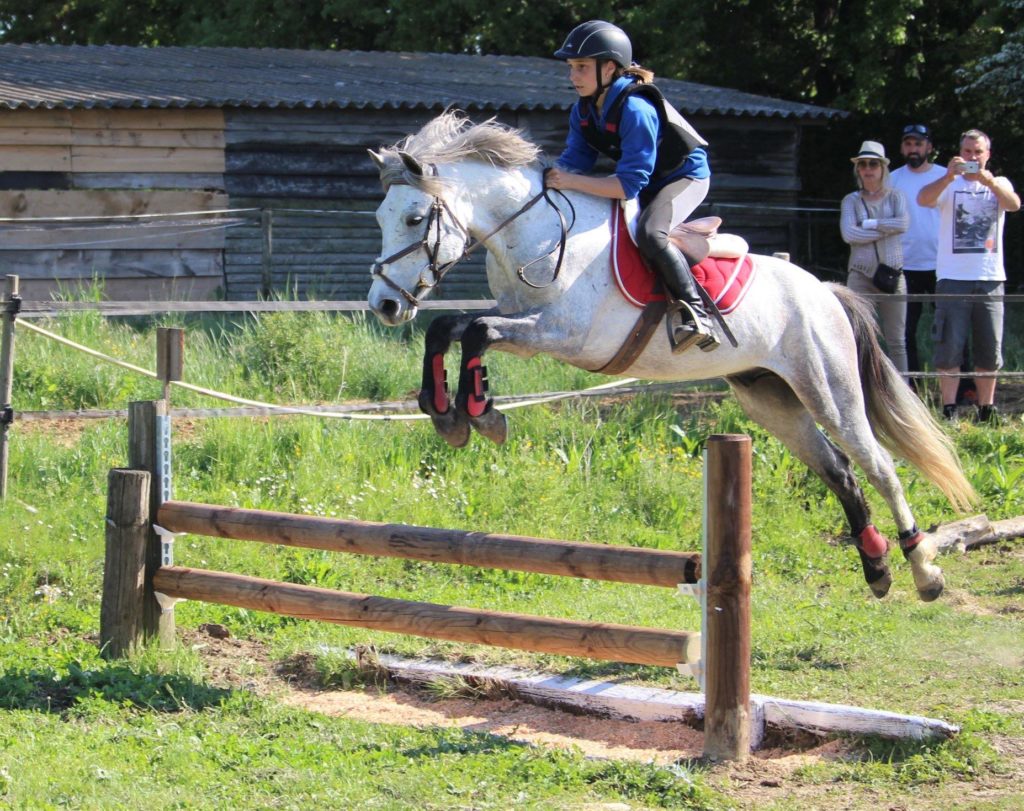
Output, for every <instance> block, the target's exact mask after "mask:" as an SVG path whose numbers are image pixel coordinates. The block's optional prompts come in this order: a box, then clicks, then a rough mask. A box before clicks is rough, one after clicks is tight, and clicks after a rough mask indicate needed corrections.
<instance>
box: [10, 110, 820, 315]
mask: <svg viewBox="0 0 1024 811" xmlns="http://www.w3.org/2000/svg"><path fill="white" fill-rule="evenodd" d="M434 114H435V112H434V111H427V110H420V111H393V110H389V111H384V112H381V111H373V110H307V109H301V110H270V109H231V110H225V111H222V110H206V109H175V110H159V109H138V110H41V111H8V112H0V267H2V268H3V270H2V272H4V273H17V274H18V275H19V276H21V277H22V288H23V290H24V292H25V295H26V297H28V298H49V297H51V296H52V295H55V294H61V295H64V294H68V293H70V292H72V291H73V290H74V289H76V288H77V287H79V286H83V285H89V284H91V283H92V280H93V279H98V280H101V281H102V282H103V283H104V286H105V294H106V296H107V297H108V298H111V299H120V300H125V299H161V298H174V297H191V298H208V297H212V296H224V297H226V298H234V299H253V298H257V297H259V296H263V295H297V296H300V297H316V298H330V299H351V300H361V299H363V298H365V296H366V292H367V290H368V287H369V275H368V274H369V268H370V265H371V263H372V261H373V259H374V258H375V257H376V256H377V254H378V252H379V249H380V235H379V232H378V229H377V226H376V221H375V219H374V216H373V213H374V210H375V209H376V207H377V205H378V203H379V201H380V199H381V189H380V184H379V181H378V178H377V173H376V170H375V168H374V165H373V163H372V161H370V159H369V158H368V156H367V154H366V150H367V148H379V147H380V146H382V145H390V144H393V143H395V142H397V141H399V140H400V139H401V138H402V137H404V136H405V135H407V134H408V133H410V132H413V131H414V130H416V129H417V128H418V127H419V126H421V125H422V124H423V123H424V122H426V121H427V120H428V119H429V118H430V117H431V116H433V115H434ZM474 117H475V118H482V117H483V116H482V114H479V113H477V114H475V115H474ZM501 118H502V120H504V121H505V122H506V123H509V124H512V125H514V126H519V127H522V128H523V129H524V130H526V132H527V133H528V135H529V136H530V137H531V138H532V139H533V140H534V141H536V142H537V143H539V144H540V145H541V146H542V147H543V148H544V149H545V151H546V152H547V153H548V154H549V155H556V154H557V153H558V151H559V150H560V149H561V145H562V143H563V142H564V137H565V135H564V133H565V125H566V116H565V114H564V113H562V112H559V111H552V112H530V113H523V114H520V115H515V114H511V113H508V114H504V115H503V116H502V117H501ZM693 120H694V123H695V125H696V126H697V127H698V129H700V130H701V132H703V133H704V135H705V136H706V137H707V138H708V140H709V141H710V142H711V146H710V148H709V151H710V153H711V161H712V168H713V172H714V176H713V180H712V186H711V194H710V195H709V198H708V200H707V202H706V203H705V205H704V206H703V207H702V209H701V210H699V211H698V213H699V214H706V213H714V214H718V215H719V216H721V217H723V219H724V220H725V223H726V225H725V227H726V229H727V230H730V231H734V232H736V233H739V234H741V235H742V236H744V237H745V238H746V239H747V240H748V242H749V243H750V244H751V246H752V248H753V249H754V250H756V251H758V252H767V253H770V252H774V251H779V250H792V243H793V241H794V239H795V236H794V234H795V231H794V222H795V220H796V216H797V215H796V214H795V212H793V211H792V206H793V205H794V204H795V202H796V199H797V195H798V192H799V188H798V179H797V171H796V167H797V154H798V150H799V132H800V130H799V126H798V125H797V124H796V123H793V122H786V121H781V120H778V119H743V120H738V119H736V118H731V117H703V118H701V117H694V119H693ZM225 208H235V209H237V208H252V209H263V210H265V211H266V212H267V213H265V214H264V215H263V216H262V217H261V216H260V214H259V212H251V213H248V214H246V215H240V216H238V217H235V218H232V219H230V220H228V221H225V222H222V223H221V225H220V226H217V225H215V224H214V225H211V223H210V222H208V221H204V220H201V219H198V218H197V219H189V218H184V219H175V220H160V221H159V222H158V223H154V222H150V221H141V222H140V221H126V222H114V223H104V224H95V223H86V222H59V221H50V222H40V221H38V220H39V219H40V218H51V219H54V218H61V217H101V216H121V215H128V214H159V213H179V212H202V211H211V210H214V209H225ZM33 219H35V220H36V221H31V220H33ZM482 264H483V261H482V257H474V258H473V259H471V260H469V261H467V262H466V263H465V265H464V266H460V267H459V268H457V269H456V270H455V271H453V272H452V274H451V275H450V276H449V277H448V279H446V281H445V283H444V285H443V289H442V290H440V291H438V295H439V297H441V298H448V299H472V298H481V297H486V296H487V295H488V294H487V290H486V284H485V282H484V274H483V267H482Z"/></svg>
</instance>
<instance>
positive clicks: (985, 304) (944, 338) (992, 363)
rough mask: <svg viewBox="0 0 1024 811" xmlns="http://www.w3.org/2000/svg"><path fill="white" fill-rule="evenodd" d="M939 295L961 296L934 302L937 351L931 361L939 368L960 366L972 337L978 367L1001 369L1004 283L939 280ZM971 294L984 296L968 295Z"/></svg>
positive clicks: (937, 289)
mask: <svg viewBox="0 0 1024 811" xmlns="http://www.w3.org/2000/svg"><path fill="white" fill-rule="evenodd" d="M935 292H936V293H937V294H939V295H954V296H958V297H959V298H949V299H939V300H938V301H936V302H935V321H934V322H933V323H932V342H933V343H934V350H933V355H932V363H934V364H935V368H936V369H959V368H960V364H961V362H962V361H963V356H964V347H965V346H967V341H968V338H970V340H971V352H972V353H973V356H974V367H975V368H976V369H990V370H995V369H1001V368H1002V366H1003V283H1002V282H962V281H957V280H955V279H939V281H938V282H936V284H935ZM968 296H985V298H984V299H982V298H967V297H968Z"/></svg>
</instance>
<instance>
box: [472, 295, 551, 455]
mask: <svg viewBox="0 0 1024 811" xmlns="http://www.w3.org/2000/svg"><path fill="white" fill-rule="evenodd" d="M537 320H538V319H537V316H536V315H527V316H479V317H477V318H475V319H473V321H472V322H470V324H469V325H468V326H467V327H466V329H465V332H463V334H462V366H461V371H460V373H459V389H458V391H457V392H456V394H455V410H456V411H458V412H459V413H461V414H465V415H466V417H467V418H468V419H469V422H470V423H471V424H472V426H473V427H474V428H475V429H476V430H477V431H479V432H480V433H481V434H482V435H483V436H485V437H487V438H488V439H490V440H491V441H493V442H496V443H498V444H499V445H500V444H501V443H503V442H504V441H505V440H506V439H507V438H508V421H507V420H506V419H505V415H504V414H502V413H501V412H500V411H498V409H496V408H495V407H494V400H493V399H492V398H491V397H489V396H488V394H487V390H488V383H487V367H486V366H484V365H483V355H484V352H486V351H487V349H488V348H490V347H491V346H493V345H494V344H497V343H501V344H504V345H507V348H509V350H510V351H514V352H515V354H518V355H526V356H529V355H534V354H536V353H537V352H543V351H546V350H549V349H550V348H551V345H552V344H551V342H550V341H547V340H546V339H545V333H544V331H543V330H542V329H540V328H539V326H538V323H537ZM555 343H557V341H556V342H555Z"/></svg>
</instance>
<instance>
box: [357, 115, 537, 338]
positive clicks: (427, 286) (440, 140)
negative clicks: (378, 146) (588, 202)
mask: <svg viewBox="0 0 1024 811" xmlns="http://www.w3.org/2000/svg"><path fill="white" fill-rule="evenodd" d="M537 155H538V149H537V147H536V146H534V145H533V144H531V143H529V141H527V140H526V139H525V138H523V137H522V135H521V134H520V133H519V132H518V131H517V130H513V129H511V128H509V127H505V126H502V125H500V124H497V123H495V122H494V121H493V120H490V121H485V122H484V123H482V124H472V123H470V122H469V121H468V120H467V119H466V118H465V116H463V115H461V114H460V113H457V112H453V111H448V112H445V113H442V114H441V115H439V116H438V117H437V118H435V119H433V120H432V121H430V122H429V123H427V124H426V125H425V126H424V127H423V128H422V129H421V130H420V131H419V132H417V133H416V134H414V135H410V136H409V137H408V138H405V139H404V140H403V141H402V142H401V143H399V144H396V145H395V146H393V147H388V148H386V149H382V150H381V152H380V153H377V152H370V157H371V158H372V159H373V161H374V163H376V165H377V168H378V169H379V170H380V178H381V183H382V184H383V186H384V189H385V196H384V201H383V202H382V203H381V204H380V207H379V208H378V209H377V223H378V225H379V226H380V230H381V234H382V238H383V239H382V247H381V253H380V256H379V257H378V258H377V260H376V261H375V262H374V264H373V270H372V274H373V277H374V278H373V284H372V285H371V287H370V293H369V296H368V301H369V304H370V308H371V309H372V310H373V312H374V313H376V315H377V317H378V318H379V319H380V320H381V321H383V322H384V323H385V324H388V325H389V326H394V325H397V324H401V323H403V322H405V321H409V320H411V319H413V318H415V317H416V311H417V308H418V307H419V303H420V301H421V300H422V299H423V298H424V297H426V296H428V295H429V294H430V293H431V291H432V290H433V289H434V287H436V286H437V284H438V282H440V281H441V279H442V278H443V277H444V274H445V273H447V272H448V270H450V269H451V268H452V266H454V265H455V263H456V262H458V261H459V260H460V259H462V258H463V256H465V255H466V251H467V249H469V248H470V247H471V246H472V247H476V245H477V243H475V242H474V240H473V237H472V236H471V234H470V230H471V229H472V228H473V226H474V223H473V211H472V203H471V202H470V198H471V197H472V196H473V194H474V193H475V192H476V191H477V190H476V189H473V188H471V186H472V185H473V184H472V182H467V181H465V179H463V180H462V181H458V180H456V179H455V178H456V176H458V175H460V174H461V173H460V171H459V169H458V165H459V164H462V163H463V162H466V161H469V162H475V164H476V165H477V166H488V167H492V168H493V167H499V168H507V167H512V166H524V165H527V164H529V163H532V162H533V161H535V160H536V158H537ZM439 167H440V168H441V170H442V173H440V174H439V171H438V170H439ZM442 174H443V175H444V176H443V177H442ZM481 238H484V237H481Z"/></svg>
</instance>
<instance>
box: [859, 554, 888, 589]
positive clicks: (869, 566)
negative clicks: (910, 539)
mask: <svg viewBox="0 0 1024 811" xmlns="http://www.w3.org/2000/svg"><path fill="white" fill-rule="evenodd" d="M857 554H859V555H860V565H861V567H862V568H863V569H864V580H865V581H866V582H867V584H868V588H870V589H871V593H872V594H874V595H875V596H876V597H877V598H878V599H879V600H881V599H882V598H883V597H884V596H885V595H886V594H888V593H889V587H890V586H892V572H891V571H889V556H888V555H882V556H881V557H877V558H872V557H869V556H868V555H867V554H866V553H865V552H864V550H863V549H861V548H860V547H857Z"/></svg>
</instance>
